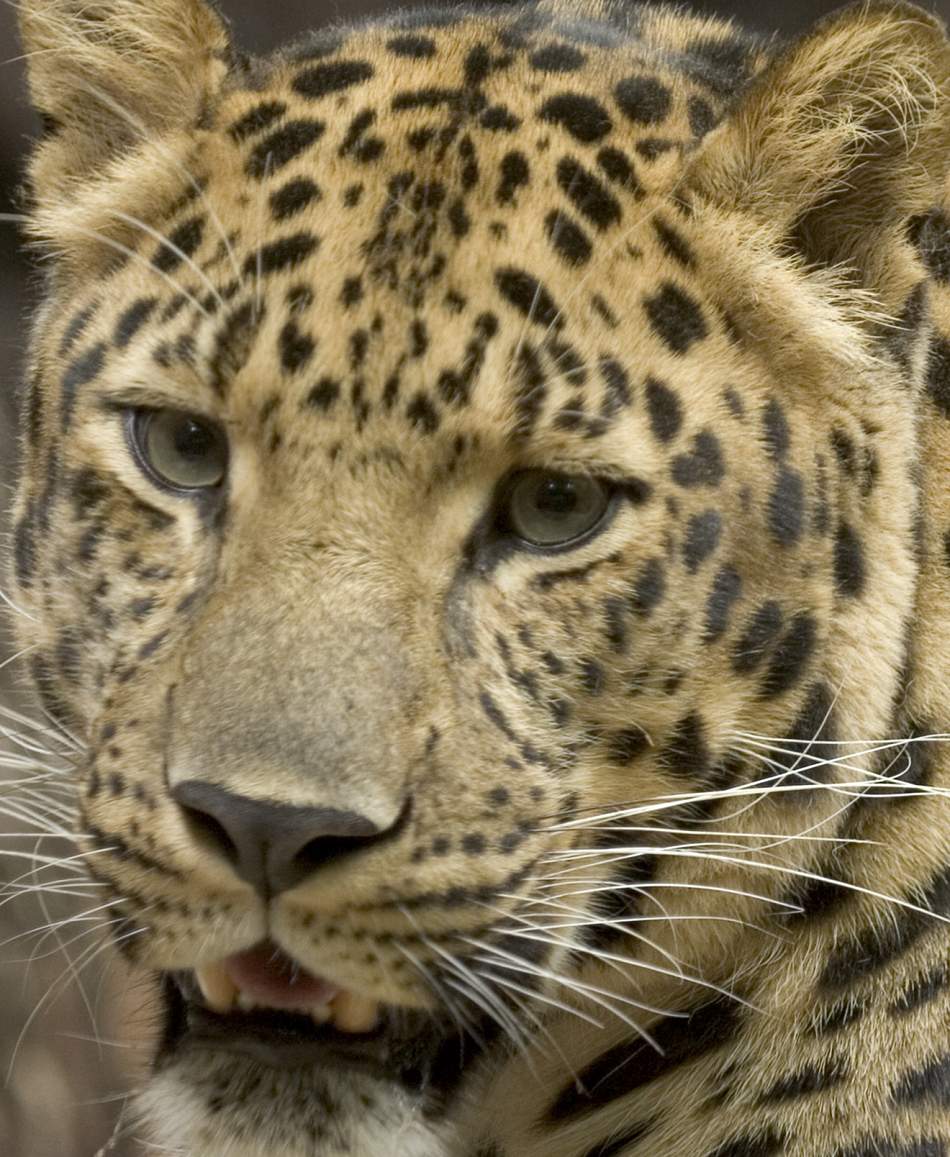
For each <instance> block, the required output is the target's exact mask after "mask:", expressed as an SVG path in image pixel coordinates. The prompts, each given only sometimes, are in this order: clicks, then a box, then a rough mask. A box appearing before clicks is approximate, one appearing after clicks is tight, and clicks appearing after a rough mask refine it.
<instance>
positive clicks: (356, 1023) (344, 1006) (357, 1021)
mask: <svg viewBox="0 0 950 1157" xmlns="http://www.w3.org/2000/svg"><path fill="white" fill-rule="evenodd" d="M378 1023H379V1003H378V1002H377V1001H375V1000H368V999H367V998H366V997H364V996H356V995H355V994H354V993H352V992H341V993H340V995H339V996H338V997H337V998H336V1000H335V1001H334V1002H333V1024H334V1027H335V1028H338V1029H339V1030H340V1031H341V1032H352V1033H358V1032H372V1030H373V1029H374V1028H375V1027H376V1025H377V1024H378Z"/></svg>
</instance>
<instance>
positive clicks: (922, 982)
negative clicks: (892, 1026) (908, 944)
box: [890, 966, 950, 1016]
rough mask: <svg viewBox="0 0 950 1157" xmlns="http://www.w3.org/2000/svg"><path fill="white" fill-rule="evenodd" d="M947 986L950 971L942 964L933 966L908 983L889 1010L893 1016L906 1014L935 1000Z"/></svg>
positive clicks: (948, 984) (949, 979)
mask: <svg viewBox="0 0 950 1157" xmlns="http://www.w3.org/2000/svg"><path fill="white" fill-rule="evenodd" d="M948 987H950V972H948V971H947V969H946V967H944V966H940V967H938V968H935V969H934V970H933V971H932V972H928V973H925V974H924V975H923V976H918V977H917V979H916V980H914V981H913V982H912V983H911V984H909V985H908V986H907V988H905V989H904V991H903V992H902V993H901V994H900V996H899V997H898V998H897V1000H895V1001H894V1003H893V1004H892V1005H891V1008H890V1012H891V1014H892V1015H893V1016H907V1015H908V1013H912V1012H916V1011H917V1009H918V1008H923V1007H924V1006H925V1005H927V1004H929V1003H930V1002H931V1001H932V1000H936V999H937V998H938V997H939V996H940V995H941V994H942V993H944V992H946V990H947V988H948Z"/></svg>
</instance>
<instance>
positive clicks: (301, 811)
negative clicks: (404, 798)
mask: <svg viewBox="0 0 950 1157" xmlns="http://www.w3.org/2000/svg"><path fill="white" fill-rule="evenodd" d="M172 796H173V798H174V799H175V801H176V802H177V803H178V805H179V806H180V807H181V809H182V812H183V814H184V816H185V820H186V822H187V824H188V826H189V829H190V830H191V832H192V835H193V836H194V837H195V839H196V840H198V841H200V842H201V843H203V844H204V845H205V846H206V847H208V848H210V849H211V850H212V851H214V852H216V853H217V854H218V855H220V856H221V857H222V858H223V859H225V860H226V861H227V862H228V863H229V864H230V865H231V866H232V867H233V868H234V870H235V871H236V872H237V874H238V875H239V876H241V877H242V878H243V879H245V880H247V881H248V883H250V884H252V885H253V886H254V887H255V888H256V889H257V890H258V891H259V892H260V893H261V894H262V895H263V896H271V895H274V894H276V893H278V892H285V891H288V890H289V889H290V888H294V887H296V886H297V884H300V883H302V882H303V881H304V880H306V879H307V878H308V877H309V876H311V875H313V873H314V872H316V871H318V870H319V869H320V868H323V867H325V866H326V865H327V864H329V863H331V862H337V861H338V860H340V859H341V858H342V857H344V856H347V855H349V854H351V853H353V852H356V851H359V850H362V849H364V848H366V847H368V846H369V845H372V844H377V843H379V842H381V841H382V840H385V839H389V838H392V837H393V836H395V835H396V834H397V833H398V832H399V831H401V830H402V828H403V827H404V825H405V823H406V821H407V819H408V815H409V806H410V805H409V803H407V804H406V806H405V807H404V808H403V810H402V813H401V814H400V815H399V817H398V818H397V820H396V822H395V823H394V824H393V825H392V826H391V827H389V828H386V829H384V830H380V828H378V827H377V826H376V824H375V823H373V821H372V820H370V819H369V818H367V817H366V816H363V815H359V814H358V813H356V812H349V811H342V810H340V809H337V808H319V807H316V808H310V807H293V806H291V805H288V804H276V803H270V802H267V801H264V800H256V799H251V798H250V797H248V796H241V795H235V794H234V793H233V792H229V791H226V790H225V789H224V788H220V787H217V786H216V785H215V784H211V783H205V782H203V781H201V780H189V781H187V782H186V783H180V784H177V785H176V786H175V787H174V788H173V789H172Z"/></svg>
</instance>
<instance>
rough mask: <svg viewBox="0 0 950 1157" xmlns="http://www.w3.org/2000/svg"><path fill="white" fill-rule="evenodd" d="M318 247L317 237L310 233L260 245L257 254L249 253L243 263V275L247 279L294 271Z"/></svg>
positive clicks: (296, 234) (297, 234) (318, 240)
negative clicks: (287, 270) (259, 275)
mask: <svg viewBox="0 0 950 1157" xmlns="http://www.w3.org/2000/svg"><path fill="white" fill-rule="evenodd" d="M319 245H320V239H319V237H315V236H314V235H313V234H312V233H295V234H293V235H292V236H290V237H281V238H280V240H279V241H272V242H271V243H270V244H269V245H262V246H261V248H260V249H259V250H257V252H255V253H251V254H250V255H249V256H248V258H247V260H246V261H245V262H244V273H245V275H246V276H248V277H254V276H256V274H257V273H260V274H261V276H262V277H264V276H267V275H268V274H270V273H280V272H282V271H283V270H285V269H294V268H296V266H298V265H300V264H301V263H302V262H304V261H306V259H307V258H308V257H309V256H310V255H311V253H315V252H316V250H317V249H318V247H319Z"/></svg>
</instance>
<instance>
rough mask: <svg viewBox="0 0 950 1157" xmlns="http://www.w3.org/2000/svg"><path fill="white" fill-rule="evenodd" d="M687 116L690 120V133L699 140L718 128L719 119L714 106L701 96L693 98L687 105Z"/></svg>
mask: <svg viewBox="0 0 950 1157" xmlns="http://www.w3.org/2000/svg"><path fill="white" fill-rule="evenodd" d="M686 115H687V117H688V118H689V131H690V132H691V133H692V134H693V136H694V137H696V138H697V139H698V140H700V139H702V138H703V137H704V136H705V135H706V134H707V133H709V132H712V130H713V129H714V128H715V127H716V124H717V121H718V119H719V118H718V117H717V116H716V114H715V112H714V111H713V107H712V105H711V104H710V103H709V101H708V100H706V99H705V98H704V97H701V96H691V97H690V98H689V101H688V102H687V105H686Z"/></svg>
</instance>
